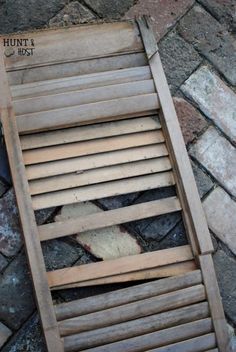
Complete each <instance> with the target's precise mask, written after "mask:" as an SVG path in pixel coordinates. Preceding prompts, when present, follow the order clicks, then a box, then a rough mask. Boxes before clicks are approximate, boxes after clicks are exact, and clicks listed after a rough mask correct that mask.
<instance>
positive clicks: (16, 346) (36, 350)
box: [2, 314, 47, 352]
mask: <svg viewBox="0 0 236 352" xmlns="http://www.w3.org/2000/svg"><path fill="white" fill-rule="evenodd" d="M26 351H27V352H47V349H46V346H45V343H44V339H43V335H42V330H41V326H40V322H39V317H38V314H34V315H33V316H32V317H31V318H30V319H29V320H28V321H27V322H26V323H25V324H24V325H23V326H22V328H21V329H20V330H19V331H18V332H17V333H16V334H15V335H14V337H13V338H12V339H11V340H10V341H9V342H8V343H7V345H6V346H5V347H4V348H3V350H2V352H26Z"/></svg>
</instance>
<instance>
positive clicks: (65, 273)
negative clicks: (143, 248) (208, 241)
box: [47, 245, 193, 287]
mask: <svg viewBox="0 0 236 352" xmlns="http://www.w3.org/2000/svg"><path fill="white" fill-rule="evenodd" d="M192 259H193V254H192V251H191V248H190V246H189V245H186V246H181V247H177V248H170V249H163V250H159V251H156V252H150V253H143V254H138V255H132V256H128V257H122V258H117V259H113V260H107V261H104V262H97V263H92V264H87V265H80V266H76V267H71V268H65V269H58V270H55V271H50V272H48V273H47V275H48V283H49V286H50V287H56V286H61V285H66V284H70V283H76V282H80V281H87V280H92V279H98V278H102V277H107V276H111V275H119V274H124V273H128V272H133V271H138V270H144V269H150V268H157V267H159V266H163V265H168V264H174V263H179V262H184V261H188V260H192Z"/></svg>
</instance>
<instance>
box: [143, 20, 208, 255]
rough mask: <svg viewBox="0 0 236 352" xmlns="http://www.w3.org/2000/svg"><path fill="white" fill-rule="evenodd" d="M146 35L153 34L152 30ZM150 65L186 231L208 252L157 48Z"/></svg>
mask: <svg viewBox="0 0 236 352" xmlns="http://www.w3.org/2000/svg"><path fill="white" fill-rule="evenodd" d="M139 26H140V31H141V34H142V33H143V32H144V33H145V34H144V36H143V41H144V46H145V49H146V51H147V50H148V46H149V42H148V41H146V40H145V38H146V35H147V33H146V32H147V31H146V28H145V29H143V28H144V27H145V24H143V22H139ZM149 36H150V37H153V33H152V32H151V30H149ZM149 65H150V69H151V72H152V75H153V80H154V83H155V86H156V91H157V94H158V97H159V101H160V105H161V114H160V120H161V124H162V126H163V131H164V134H165V137H166V140H167V148H168V150H169V153H170V157H171V159H172V163H173V169H174V171H175V174H176V181H177V182H176V185H177V189H178V194H179V197H180V201H181V204H182V207H183V217H184V220H185V225H186V228H187V234H188V236H189V238H190V241H191V245H192V248H193V251H194V253H195V254H196V255H198V254H199V253H211V252H213V251H214V249H213V245H212V241H211V238H210V234H209V230H208V227H207V223H206V219H205V215H204V212H203V209H202V205H201V201H200V197H199V194H198V191H197V186H196V183H195V180H194V176H193V172H192V168H191V165H190V161H189V157H188V154H187V151H186V148H185V144H184V140H183V136H182V133H181V130H180V126H179V122H178V118H177V115H176V112H175V108H174V104H173V100H172V98H171V94H170V91H169V88H168V84H167V81H166V77H165V74H164V71H163V67H162V64H161V60H160V55H159V53H158V51H157V52H156V53H155V54H154V55H153V56H151V58H150V59H149Z"/></svg>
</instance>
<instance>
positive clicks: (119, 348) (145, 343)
mask: <svg viewBox="0 0 236 352" xmlns="http://www.w3.org/2000/svg"><path fill="white" fill-rule="evenodd" d="M210 332H212V321H211V319H210V318H206V319H202V320H198V321H194V322H190V323H186V324H181V325H179V326H175V327H171V328H167V329H164V330H161V331H155V332H152V333H149V334H145V335H141V336H137V337H133V338H129V339H127V340H123V341H118V342H114V343H109V344H105V345H104V346H101V347H95V348H89V349H88V351H90V352H110V351H116V352H124V351H125V352H142V351H147V350H150V348H156V347H161V346H163V345H168V344H171V343H177V342H179V341H183V340H188V339H190V338H193V337H196V336H199V335H204V334H207V333H210ZM104 343H106V341H104ZM68 351H71V350H68ZM72 351H76V350H75V349H72Z"/></svg>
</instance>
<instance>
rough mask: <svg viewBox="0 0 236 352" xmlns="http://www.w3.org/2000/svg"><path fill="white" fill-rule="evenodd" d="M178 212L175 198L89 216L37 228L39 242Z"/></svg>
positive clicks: (177, 203)
mask: <svg viewBox="0 0 236 352" xmlns="http://www.w3.org/2000/svg"><path fill="white" fill-rule="evenodd" d="M179 210H181V206H180V203H179V201H178V199H177V198H176V197H170V198H166V199H161V200H154V201H150V202H147V203H141V204H135V205H130V206H127V207H123V208H118V209H113V210H108V211H104V212H100V213H96V214H89V215H86V216H83V217H78V218H75V219H69V220H65V221H58V222H53V223H50V224H45V225H41V226H39V227H38V231H39V237H40V240H41V241H45V240H49V239H53V238H58V237H63V236H68V235H74V234H76V233H80V232H84V231H91V230H95V229H100V228H103V227H108V226H113V225H119V224H122V223H126V222H131V221H135V220H140V219H145V218H148V217H153V216H158V215H161V214H166V213H171V212H175V211H179Z"/></svg>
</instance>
